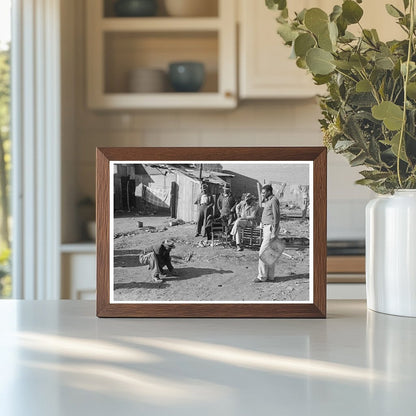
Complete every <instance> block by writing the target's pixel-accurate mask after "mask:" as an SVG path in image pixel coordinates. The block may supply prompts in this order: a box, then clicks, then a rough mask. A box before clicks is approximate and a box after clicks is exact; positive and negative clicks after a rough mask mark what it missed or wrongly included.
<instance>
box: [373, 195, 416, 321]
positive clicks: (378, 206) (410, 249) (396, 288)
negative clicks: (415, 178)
mask: <svg viewBox="0 0 416 416" xmlns="http://www.w3.org/2000/svg"><path fill="white" fill-rule="evenodd" d="M366 284H367V306H368V308H369V309H372V310H374V311H376V312H382V313H388V314H392V315H401V316H412V317H416V190H414V189H409V190H407V189H406V190H397V191H396V192H395V193H394V195H389V196H379V197H378V198H376V199H373V200H372V201H370V202H369V203H368V204H367V208H366Z"/></svg>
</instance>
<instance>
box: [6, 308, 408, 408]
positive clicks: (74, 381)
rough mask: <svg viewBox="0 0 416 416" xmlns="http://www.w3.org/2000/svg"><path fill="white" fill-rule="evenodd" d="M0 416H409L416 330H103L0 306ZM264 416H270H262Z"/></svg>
mask: <svg viewBox="0 0 416 416" xmlns="http://www.w3.org/2000/svg"><path fill="white" fill-rule="evenodd" d="M0 334H1V335H0V337H1V338H0V340H1V341H0V415H2V416H15V415H28V416H37V415H42V416H49V415H57V416H65V415H71V416H72V415H75V416H80V415H93V416H94V415H100V416H104V415H113V416H120V415H146V416H147V415H182V416H183V415H196V416H202V415H212V414H217V415H257V414H258V415H266V414H267V415H269V414H273V415H282V416H286V415H337V416H338V415H353V416H356V415H377V416H380V415H399V416H405V415H412V416H414V415H415V414H416V319H411V318H400V317H396V316H389V315H382V314H377V313H375V312H371V311H367V310H366V306H365V303H364V302H362V301H332V302H329V305H328V319H326V320H318V319H317V320H306V319H299V320H278V319H271V320H266V319H98V318H96V317H95V303H94V302H87V301H78V302H77V301H56V302H53V301H50V302H41V301H38V302H30V301H0ZM266 412H267V413H266Z"/></svg>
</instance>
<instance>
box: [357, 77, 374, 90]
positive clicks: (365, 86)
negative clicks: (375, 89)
mask: <svg viewBox="0 0 416 416" xmlns="http://www.w3.org/2000/svg"><path fill="white" fill-rule="evenodd" d="M355 90H356V91H357V92H371V83H370V81H368V80H366V79H362V80H361V81H360V82H357V85H356V86H355Z"/></svg>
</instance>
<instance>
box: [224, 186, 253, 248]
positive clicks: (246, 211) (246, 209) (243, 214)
mask: <svg viewBox="0 0 416 416" xmlns="http://www.w3.org/2000/svg"><path fill="white" fill-rule="evenodd" d="M239 205H240V204H239ZM238 208H239V209H238V214H239V218H237V221H236V222H235V223H234V225H233V228H232V230H231V235H232V236H233V237H234V239H235V241H236V244H237V251H242V250H243V248H242V247H241V234H242V231H243V229H244V228H246V227H256V226H257V225H258V224H259V214H260V207H259V206H258V205H257V203H256V202H255V199H254V196H253V195H252V194H250V193H249V194H247V195H246V197H245V200H244V202H243V203H242V204H241V205H240V206H239V207H238Z"/></svg>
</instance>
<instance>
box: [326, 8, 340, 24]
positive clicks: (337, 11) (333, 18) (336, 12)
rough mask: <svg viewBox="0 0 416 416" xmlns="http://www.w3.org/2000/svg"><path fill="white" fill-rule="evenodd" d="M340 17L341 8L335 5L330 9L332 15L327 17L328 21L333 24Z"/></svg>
mask: <svg viewBox="0 0 416 416" xmlns="http://www.w3.org/2000/svg"><path fill="white" fill-rule="evenodd" d="M341 15H342V7H341V6H339V5H337V4H336V5H335V6H334V8H333V9H332V13H331V14H330V15H329V20H330V21H331V22H335V21H336V20H337V19H338V17H340V16H341Z"/></svg>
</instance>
